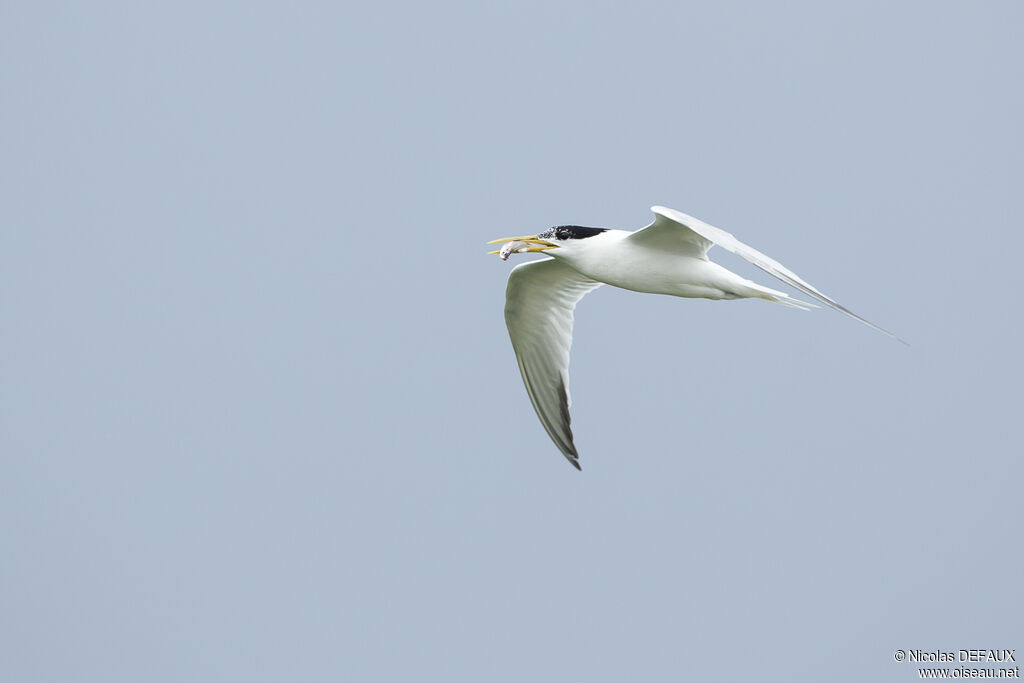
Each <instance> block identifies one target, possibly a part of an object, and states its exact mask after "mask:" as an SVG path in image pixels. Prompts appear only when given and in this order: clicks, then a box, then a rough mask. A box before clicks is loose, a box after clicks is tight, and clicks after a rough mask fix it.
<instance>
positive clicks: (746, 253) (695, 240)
mask: <svg viewBox="0 0 1024 683" xmlns="http://www.w3.org/2000/svg"><path fill="white" fill-rule="evenodd" d="M651 211H653V212H654V214H655V220H654V222H653V223H651V224H650V225H648V226H647V227H646V228H643V229H641V230H638V231H636V232H635V233H633V235H632V236H631V239H637V240H642V241H645V242H648V243H651V244H652V245H654V244H658V243H662V244H682V245H686V244H700V243H704V244H706V245H707V246H706V247H705V248H704V252H703V253H702V254H701V256H702V257H703V256H704V253H706V252H707V250H708V249H709V248H711V246H712V245H718V246H720V247H722V248H723V249H725V250H726V251H730V252H732V253H734V254H736V255H737V256H741V257H743V258H744V259H746V260H747V261H749V262H751V263H753V264H754V265H755V266H757V267H758V268H760V269H761V270H763V271H765V272H766V273H768V274H769V275H772V276H774V277H776V278H778V279H779V280H782V281H783V282H785V283H786V284H788V285H790V286H791V287H793V288H795V289H798V290H800V291H801V292H803V293H804V294H806V295H807V296H809V297H812V298H814V299H816V300H818V301H820V302H821V303H823V304H825V305H826V306H829V307H831V308H834V309H835V310H837V311H839V312H840V313H845V314H846V315H848V316H850V317H851V318H853V319H854V320H857V321H859V322H861V323H864V324H865V325H867V326H868V327H871V328H873V329H876V330H878V331H879V332H881V333H883V334H887V335H889V336H890V337H892V338H893V339H895V340H897V341H899V342H902V343H904V344H906V343H907V342H905V341H903V340H902V339H900V338H899V337H897V336H896V335H894V334H893V333H892V332H889V331H888V330H884V329H882V328H881V327H879V326H878V325H876V324H874V323H873V322H871V321H869V320H865V319H864V318H862V317H860V316H859V315H857V314H856V313H854V312H853V311H851V310H849V309H848V308H846V307H845V306H842V305H841V304H839V303H838V302H836V301H834V300H832V299H830V298H829V297H827V296H825V295H824V294H822V293H821V292H819V291H818V290H817V289H816V288H815V287H814V286H812V285H811V284H810V283H808V282H806V281H804V279H803V278H801V277H800V276H799V275H797V274H796V273H794V272H793V271H791V270H790V269H789V268H786V267H785V266H784V265H782V264H781V263H779V262H778V261H776V260H775V259H773V258H771V257H770V256H767V255H765V254H762V253H761V252H759V251H758V250H757V249H754V248H753V247H751V246H748V245H746V244H744V243H743V242H740V241H739V240H738V239H736V238H735V237H734V236H733V235H732V233H728V232H726V231H725V230H722V229H720V228H716V227H715V226H713V225H708V224H707V223H705V222H704V221H702V220H700V219H698V218H694V217H693V216H688V215H686V214H685V213H682V212H681V211H676V210H675V209H669V208H667V207H664V206H652V207H651Z"/></svg>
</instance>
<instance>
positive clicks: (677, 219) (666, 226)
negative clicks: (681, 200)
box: [629, 206, 732, 259]
mask: <svg viewBox="0 0 1024 683" xmlns="http://www.w3.org/2000/svg"><path fill="white" fill-rule="evenodd" d="M653 211H654V222H653V223H651V224H650V225H648V226H647V227H646V228H641V229H640V230H637V231H636V232H634V233H633V234H632V235H630V236H629V239H630V240H631V241H633V242H638V243H642V244H643V245H644V246H646V247H650V248H652V249H658V250H659V251H667V252H671V253H674V254H679V255H680V256H690V257H692V258H699V259H707V253H708V249H710V248H711V247H712V246H714V244H715V240H714V239H713V238H711V237H709V236H708V235H705V234H701V232H700V231H699V230H697V229H695V228H693V227H692V226H691V225H690V224H689V223H688V222H684V221H682V220H681V219H682V218H686V219H689V218H690V217H689V216H686V215H684V214H681V213H679V212H678V211H673V210H672V209H666V208H664V207H661V206H655V207H653ZM691 220H696V219H691ZM697 222H698V223H699V222H700V221H697ZM702 225H703V224H702ZM707 227H709V228H711V226H710V225H709V226H707ZM711 229H712V230H718V228H711ZM718 232H722V231H721V230H718ZM723 234H726V235H728V234H729V233H723ZM729 237H732V235H729Z"/></svg>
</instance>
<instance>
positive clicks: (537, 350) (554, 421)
mask: <svg viewBox="0 0 1024 683" xmlns="http://www.w3.org/2000/svg"><path fill="white" fill-rule="evenodd" d="M600 286H601V283H600V282H597V281H595V280H591V279H590V278H588V277H585V276H583V275H581V274H580V273H578V272H576V271H575V270H573V269H572V268H570V267H569V266H567V265H565V264H564V263H562V262H561V261H558V260H556V259H553V258H551V259H545V260H543V261H532V262H530V263H523V264H520V265H518V266H516V267H515V268H514V269H513V270H512V272H511V273H510V274H509V276H508V287H507V288H506V290H505V324H506V325H508V336H509V337H510V338H511V339H512V348H513V349H515V352H516V360H518V361H519V370H520V371H521V372H522V373H523V383H524V384H526V393H528V394H529V395H530V402H531V403H533V408H534V410H536V411H537V417H539V418H540V421H541V424H543V425H544V429H546V430H547V432H548V435H549V436H550V437H551V440H552V441H554V442H555V445H556V446H558V449H559V450H560V451H562V454H563V455H564V456H565V457H566V458H567V459H568V460H569V462H571V463H572V464H573V465H574V466H575V467H576V469H580V464H579V454H578V453H577V452H576V446H575V445H573V441H572V429H570V427H569V423H570V418H569V405H570V403H571V400H570V398H569V347H570V346H571V345H572V321H573V309H575V308H576V302H578V301H579V300H580V299H582V298H583V296H584V295H585V294H586V293H587V292H589V291H591V290H592V289H595V288H597V287H600Z"/></svg>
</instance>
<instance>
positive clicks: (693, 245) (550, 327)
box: [488, 206, 906, 469]
mask: <svg viewBox="0 0 1024 683" xmlns="http://www.w3.org/2000/svg"><path fill="white" fill-rule="evenodd" d="M651 211H653V212H654V215H655V218H654V222H653V223H651V224H650V225H648V226H647V227H645V228H642V229H640V230H637V231H635V232H630V231H628V230H611V229H607V228H586V227H582V226H578V225H561V226H557V227H553V228H549V229H548V230H545V231H544V232H542V233H539V234H537V235H527V236H524V237H503V238H501V239H497V240H492V241H491V242H488V244H498V243H504V244H505V246H504V247H502V249H500V250H498V251H492V252H489V253H491V254H498V255H500V256H501V258H502V260H508V257H509V256H510V255H512V254H515V253H543V254H544V255H545V256H549V257H551V258H545V259H543V260H540V261H531V262H528V263H522V264H519V265H518V266H516V267H515V268H513V269H512V272H511V273H510V274H509V276H508V286H507V287H506V290H505V324H506V325H507V326H508V334H509V337H510V338H511V340H512V348H513V349H514V350H515V354H516V360H518V362H519V370H520V372H521V373H522V375H523V383H524V384H525V385H526V393H527V394H529V396H530V402H531V403H532V404H533V408H534V410H536V411H537V417H539V418H540V421H541V424H542V425H544V429H545V430H546V431H547V433H548V435H549V436H550V437H551V440H552V441H554V443H555V445H556V446H557V447H558V450H560V451H561V452H562V455H564V456H565V457H566V459H567V460H568V461H569V462H570V463H572V465H573V466H574V467H575V468H576V469H581V468H580V462H579V458H580V456H579V453H578V452H577V450H576V445H575V444H574V443H573V436H572V429H571V427H570V422H571V420H570V417H569V406H570V404H571V399H570V397H569V348H570V346H571V345H572V325H573V310H574V309H575V308H576V304H577V303H578V302H579V300H580V299H582V298H583V297H584V296H585V295H586V294H587V293H588V292H590V291H592V290H594V289H596V288H597V287H600V286H601V285H602V284H608V285H612V286H613V287H620V288H622V289H628V290H632V291H634V292H643V293H649V294H668V295H670V296H679V297H686V298H703V299H716V300H724V299H751V298H753V299H763V300H765V301H771V302H773V303H778V304H783V305H785V306H792V307H794V308H800V309H804V310H807V308H808V307H815V306H814V304H809V303H806V302H804V301H801V300H799V299H794V298H793V297H791V296H789V295H788V294H786V293H784V292H780V291H777V290H774V289H770V288H768V287H764V286H762V285H759V284H757V283H755V282H752V281H750V280H747V279H746V278H743V277H740V276H739V275H737V274H735V273H733V272H731V271H729V270H727V269H725V268H723V267H722V266H720V265H718V264H717V263H713V262H711V261H709V260H708V257H707V252H708V249H710V248H711V247H713V246H715V245H717V246H719V247H722V248H723V249H725V250H726V251H730V252H732V253H734V254H736V255H738V256H741V257H743V258H744V259H746V260H747V261H749V262H751V263H753V264H754V265H755V266H757V267H758V268H760V269H762V270H764V271H765V272H767V273H769V274H771V275H773V276H775V277H776V278H778V279H779V280H781V281H783V282H785V283H786V284H788V285H790V286H791V287H793V288H795V289H797V290H799V291H800V292H803V293H804V294H806V295H807V296H809V297H811V298H813V299H815V300H817V301H819V302H821V303H823V304H825V305H826V306H829V307H831V308H834V309H835V310H837V311H839V312H841V313H844V314H846V315H848V316H850V317H851V318H853V319H854V320H857V321H859V322H861V323H863V324H865V325H867V326H869V327H871V328H874V329H876V330H878V331H879V332H882V333H884V334H887V335H889V336H890V337H893V338H894V339H896V340H898V341H900V342H902V343H904V344H906V342H904V341H903V340H902V339H899V337H896V336H895V335H893V334H892V333H891V332H888V331H886V330H884V329H882V328H881V327H879V326H878V325H875V324H874V323H872V322H869V321H867V320H865V319H864V318H862V317H860V316H859V315H857V314H856V313H853V312H852V311H850V310H848V309H846V308H844V307H843V306H841V305H840V304H838V303H837V302H835V301H833V300H832V299H830V298H829V297H827V296H825V295H824V294H822V293H821V292H819V291H818V290H817V289H815V288H814V287H813V286H811V285H810V284H808V283H807V282H805V281H804V280H803V279H801V278H800V277H799V276H798V275H797V274H796V273H794V272H793V271H791V270H789V269H788V268H786V267H785V266H783V265H782V264H781V263H779V262H778V261H776V260H774V259H772V258H769V257H768V256H765V255H764V254H762V253H761V252H759V251H758V250H756V249H754V248H753V247H749V246H747V245H746V244H743V243H742V242H740V241H739V240H738V239H736V238H735V237H733V236H732V234H730V233H728V232H726V231H724V230H720V229H719V228H716V227H714V226H712V225H708V224H707V223H705V222H703V221H701V220H698V219H696V218H694V217H693V216H687V215H686V214H685V213H681V212H679V211H676V210H674V209H669V208H666V207H664V206H653V207H651Z"/></svg>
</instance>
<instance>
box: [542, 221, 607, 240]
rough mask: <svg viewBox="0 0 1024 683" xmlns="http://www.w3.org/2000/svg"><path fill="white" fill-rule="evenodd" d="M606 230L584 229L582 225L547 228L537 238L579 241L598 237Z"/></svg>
mask: <svg viewBox="0 0 1024 683" xmlns="http://www.w3.org/2000/svg"><path fill="white" fill-rule="evenodd" d="M607 229H608V228H584V227H583V226H582V225H559V226H556V227H554V228H548V229H547V230H545V231H544V232H542V233H541V234H539V235H537V237H539V238H541V239H542V240H543V239H556V240H581V239H584V238H586V237H593V236H594V235H598V234H600V233H602V232H604V231H605V230H607Z"/></svg>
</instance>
